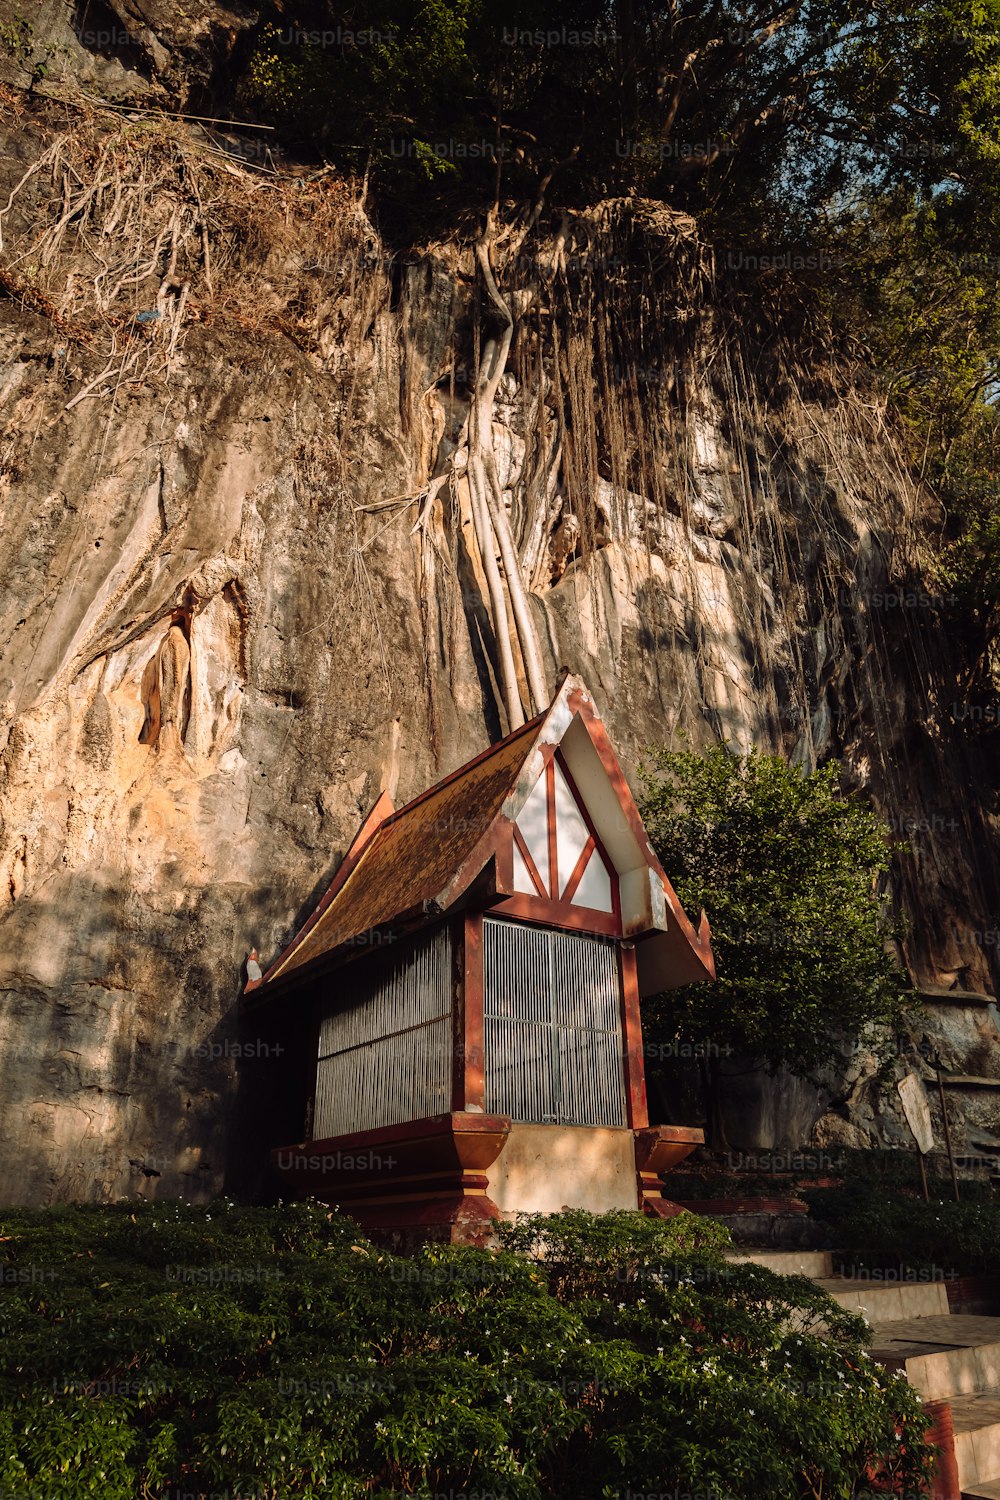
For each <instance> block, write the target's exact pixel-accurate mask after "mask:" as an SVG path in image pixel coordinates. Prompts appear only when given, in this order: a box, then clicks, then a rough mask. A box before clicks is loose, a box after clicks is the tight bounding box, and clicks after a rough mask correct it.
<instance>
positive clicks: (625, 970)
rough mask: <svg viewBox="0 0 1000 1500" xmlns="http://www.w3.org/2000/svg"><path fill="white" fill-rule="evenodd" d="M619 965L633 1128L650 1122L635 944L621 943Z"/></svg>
mask: <svg viewBox="0 0 1000 1500" xmlns="http://www.w3.org/2000/svg"><path fill="white" fill-rule="evenodd" d="M618 964H619V970H620V973H621V981H622V1033H623V1039H624V1046H623V1048H622V1055H623V1060H624V1064H625V1098H626V1102H627V1108H628V1123H629V1126H630V1127H631V1129H632V1130H645V1129H646V1127H647V1126H648V1124H649V1107H648V1105H647V1102H646V1065H645V1059H644V1057H643V1051H642V1016H641V1013H640V1010H639V976H638V969H637V964H636V956H635V944H634V943H621V944H620V945H619V948H618Z"/></svg>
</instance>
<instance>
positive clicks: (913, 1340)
mask: <svg viewBox="0 0 1000 1500" xmlns="http://www.w3.org/2000/svg"><path fill="white" fill-rule="evenodd" d="M871 1357H872V1359H877V1360H879V1361H880V1363H881V1364H883V1365H885V1366H886V1368H887V1369H889V1370H903V1371H904V1372H905V1374H906V1378H907V1380H909V1382H910V1384H911V1385H912V1386H915V1387H916V1389H917V1391H919V1393H920V1395H921V1396H923V1397H924V1399H925V1400H927V1401H947V1400H949V1399H950V1398H951V1397H953V1396H971V1395H975V1394H976V1393H977V1392H979V1391H990V1390H995V1389H997V1388H998V1387H1000V1318H979V1317H972V1316H968V1315H966V1314H961V1313H952V1314H950V1315H948V1316H943V1315H935V1316H932V1317H918V1318H904V1319H901V1320H900V1321H899V1322H892V1323H882V1324H880V1325H879V1326H878V1328H877V1329H876V1333H875V1339H874V1344H873V1347H872V1349H871Z"/></svg>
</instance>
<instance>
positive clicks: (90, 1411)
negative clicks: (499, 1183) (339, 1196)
mask: <svg viewBox="0 0 1000 1500" xmlns="http://www.w3.org/2000/svg"><path fill="white" fill-rule="evenodd" d="M0 1236H2V1239H0V1243H2V1251H0V1276H2V1278H3V1282H4V1288H3V1296H2V1297H0V1341H2V1347H3V1350H4V1362H3V1368H4V1374H3V1376H2V1377H0V1379H2V1391H0V1492H2V1493H3V1494H4V1495H5V1496H6V1497H13V1496H18V1497H20V1496H24V1497H28V1496H32V1497H38V1496H42V1495H44V1496H45V1497H46V1500H61V1497H67V1500H68V1497H73V1500H76V1497H83V1496H91V1495H92V1496H100V1497H101V1500H134V1497H135V1496H137V1495H143V1496H148V1497H163V1500H165V1497H168V1496H175V1495H176V1494H178V1493H182V1494H195V1495H201V1494H206V1495H207V1494H211V1493H213V1492H214V1493H215V1494H219V1493H224V1494H226V1495H228V1496H231V1497H233V1500H235V1497H237V1496H242V1497H244V1500H246V1497H249V1496H255V1497H256V1496H261V1497H263V1496H266V1497H269V1500H278V1497H281V1500H283V1497H286V1496H318V1495H324V1496H338V1497H353V1496H358V1497H361V1496H375V1497H386V1500H387V1497H389V1496H390V1495H396V1496H399V1495H415V1496H425V1497H431V1496H434V1495H435V1494H441V1493H442V1492H443V1493H449V1494H453V1495H459V1494H463V1493H469V1492H471V1491H477V1492H478V1493H479V1494H480V1496H484V1495H487V1496H489V1497H491V1500H493V1497H497V1500H498V1497H519V1500H520V1497H534V1496H553V1497H563V1496H565V1497H567V1500H568V1497H570V1496H573V1497H582V1500H587V1497H594V1500H597V1497H604V1496H615V1495H624V1494H625V1492H626V1491H629V1490H631V1491H632V1493H633V1494H635V1493H636V1492H641V1491H650V1490H653V1491H655V1492H657V1493H662V1492H664V1491H666V1492H667V1493H672V1492H673V1491H674V1490H675V1489H677V1490H678V1491H679V1492H680V1493H684V1492H686V1491H687V1492H701V1493H702V1494H704V1495H705V1496H706V1497H707V1496H708V1495H713V1496H715V1497H717V1500H721V1497H726V1496H728V1497H743V1496H746V1497H748V1500H749V1497H753V1500H768V1497H771V1500H789V1497H791V1496H798V1495H814V1494H816V1495H818V1494H820V1493H822V1495H823V1496H824V1500H827V1497H829V1500H834V1497H845V1500H846V1497H849V1496H857V1495H858V1494H860V1493H867V1492H868V1491H870V1489H871V1488H872V1478H871V1476H872V1475H873V1474H877V1475H879V1476H880V1477H879V1479H878V1481H877V1487H878V1486H881V1485H885V1486H889V1490H888V1492H889V1493H899V1492H905V1493H914V1492H919V1491H920V1488H921V1479H922V1476H923V1475H924V1474H925V1472H926V1469H927V1466H928V1464H929V1461H930V1460H929V1456H928V1450H927V1449H926V1448H925V1447H924V1444H923V1441H922V1434H923V1431H924V1426H925V1424H924V1420H923V1418H922V1416H921V1414H920V1409H919V1406H918V1403H917V1400H916V1397H915V1395H914V1393H913V1392H912V1391H911V1390H910V1388H909V1387H908V1386H907V1385H906V1384H905V1382H903V1381H898V1380H896V1379H894V1378H889V1377H887V1376H886V1375H885V1374H884V1372H883V1371H882V1370H881V1369H880V1368H879V1367H878V1366H877V1365H875V1364H874V1363H872V1362H870V1361H869V1360H868V1358H867V1356H866V1355H865V1352H864V1347H863V1346H864V1341H865V1329H864V1325H863V1323H862V1322H861V1321H860V1320H859V1319H857V1318H855V1317H854V1316H852V1315H850V1314H847V1313H845V1312H843V1311H842V1310H841V1309H839V1308H838V1307H836V1306H835V1305H834V1304H833V1303H832V1302H831V1301H830V1300H829V1298H828V1297H827V1296H826V1295H825V1294H824V1293H823V1292H822V1291H821V1290H820V1289H819V1288H818V1287H816V1286H815V1285H813V1284H812V1283H810V1282H809V1281H807V1280H805V1279H803V1278H800V1277H781V1276H775V1275H773V1274H772V1273H770V1272H768V1271H766V1270H763V1269H761V1268H760V1267H757V1266H751V1265H738V1264H735V1263H730V1262H727V1261H726V1260H725V1258H724V1255H723V1249H724V1245H725V1238H724V1235H723V1233H722V1231H721V1230H720V1229H719V1227H718V1226H715V1225H712V1224H709V1223H707V1222H706V1221H704V1220H699V1219H696V1218H694V1216H689V1215H681V1216H679V1217H678V1218H677V1219H675V1220H673V1221H670V1222H667V1223H659V1222H657V1221H654V1220H647V1219H643V1218H641V1217H640V1216H639V1215H636V1214H627V1213H618V1214H609V1215H606V1216H604V1217H602V1218H591V1217H590V1216H589V1215H586V1214H583V1213H566V1214H563V1215H557V1216H555V1217H554V1218H551V1219H545V1220H542V1219H530V1220H527V1221H525V1222H524V1223H521V1224H518V1225H516V1226H512V1227H509V1228H506V1229H504V1230H503V1231H502V1232H501V1236H500V1238H501V1240H502V1244H501V1246H500V1248H499V1249H498V1250H496V1251H493V1252H491V1251H480V1250H472V1249H461V1248H451V1247H429V1248H426V1249H424V1250H423V1251H422V1252H421V1253H419V1254H417V1255H415V1256H413V1257H412V1258H405V1259H404V1258H401V1257H396V1256H393V1255H390V1254H388V1253H385V1252H383V1251H380V1250H379V1249H377V1248H376V1247H375V1246H373V1245H372V1244H370V1243H369V1242H367V1241H366V1240H365V1239H364V1238H363V1237H362V1236H361V1235H360V1233H359V1231H358V1230H357V1228H356V1226H355V1225H354V1224H353V1223H352V1222H351V1221H350V1220H349V1219H347V1218H344V1217H342V1216H340V1215H338V1214H336V1213H330V1212H329V1211H328V1210H327V1209H325V1208H323V1207H322V1206H320V1205H317V1204H289V1205H284V1206H280V1205H279V1206H278V1207H277V1208H240V1207H236V1206H235V1205H233V1204H231V1203H228V1202H223V1203H221V1204H215V1205H212V1206H211V1207H210V1208H208V1209H204V1208H194V1207H189V1206H185V1205H180V1204H170V1205H168V1204H149V1203H132V1204H130V1203H125V1204H118V1205H115V1206H114V1207H102V1208H93V1207H71V1208H59V1209H54V1210H47V1211H38V1212H26V1211H12V1212H8V1213H6V1214H5V1215H3V1216H2V1218H0ZM821 1325H825V1331H824V1329H823V1327H822V1326H821Z"/></svg>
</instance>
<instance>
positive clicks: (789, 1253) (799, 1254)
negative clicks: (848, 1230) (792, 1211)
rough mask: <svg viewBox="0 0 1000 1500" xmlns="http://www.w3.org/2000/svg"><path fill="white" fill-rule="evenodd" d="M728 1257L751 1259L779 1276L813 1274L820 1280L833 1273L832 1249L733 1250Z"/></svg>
mask: <svg viewBox="0 0 1000 1500" xmlns="http://www.w3.org/2000/svg"><path fill="white" fill-rule="evenodd" d="M726 1259H727V1260H734V1261H743V1262H746V1261H751V1262H752V1263H753V1264H754V1265H755V1266H765V1267H766V1268H767V1270H769V1271H775V1272H777V1274H778V1275H779V1276H811V1277H812V1278H813V1280H819V1279H820V1278H821V1277H828V1276H832V1275H833V1251H832V1250H732V1251H730V1252H729V1254H728V1255H727V1256H726Z"/></svg>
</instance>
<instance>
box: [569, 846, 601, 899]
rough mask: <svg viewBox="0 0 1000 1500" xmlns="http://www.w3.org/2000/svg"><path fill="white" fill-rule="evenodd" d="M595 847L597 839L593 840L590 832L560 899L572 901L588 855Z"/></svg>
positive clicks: (585, 866)
mask: <svg viewBox="0 0 1000 1500" xmlns="http://www.w3.org/2000/svg"><path fill="white" fill-rule="evenodd" d="M596 848H597V841H596V840H595V838H594V835H593V834H591V835H590V838H589V839H588V840H587V842H586V843H585V844H584V846H583V850H582V852H581V854H580V858H579V859H578V860H577V862H576V864H575V865H574V866H573V873H572V875H571V876H570V877H569V879H568V880H567V882H566V889H565V890H564V891H563V893H562V899H563V900H564V901H572V899H573V897H574V895H575V894H576V888H577V886H578V885H579V884H580V881H581V880H582V879H583V872H584V870H585V869H586V868H587V863H588V861H589V859H590V856H591V855H592V854H593V852H594V850H595V849H596ZM598 857H600V856H598Z"/></svg>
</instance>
